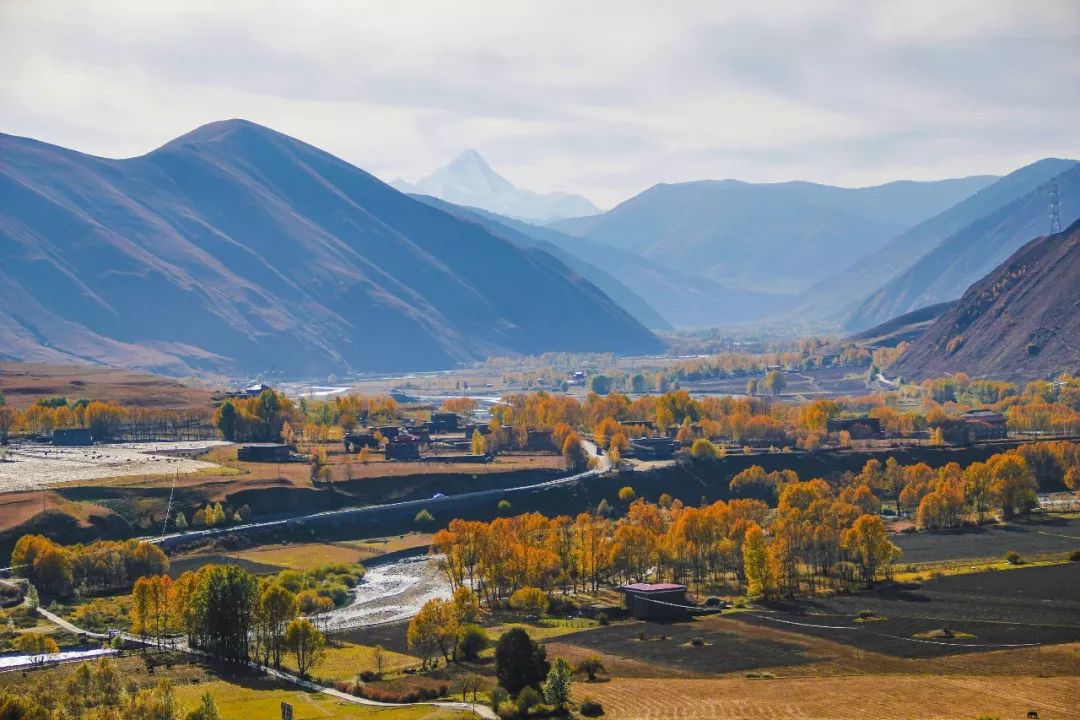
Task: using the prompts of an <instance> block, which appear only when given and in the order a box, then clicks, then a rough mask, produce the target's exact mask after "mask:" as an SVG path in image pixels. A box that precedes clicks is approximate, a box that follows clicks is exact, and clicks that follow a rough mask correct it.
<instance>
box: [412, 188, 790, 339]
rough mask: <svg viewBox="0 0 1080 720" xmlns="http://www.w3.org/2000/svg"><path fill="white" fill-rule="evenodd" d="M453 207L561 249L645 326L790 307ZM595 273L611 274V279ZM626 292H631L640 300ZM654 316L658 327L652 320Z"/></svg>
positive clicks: (751, 316) (738, 318)
mask: <svg viewBox="0 0 1080 720" xmlns="http://www.w3.org/2000/svg"><path fill="white" fill-rule="evenodd" d="M429 200H430V198H429ZM434 202H442V201H437V200H436V201H434ZM451 207H457V208H458V210H459V211H462V212H465V213H466V214H467V215H468V216H469V217H473V218H475V219H477V220H478V221H481V222H487V223H491V224H493V225H494V226H495V227H498V228H502V229H503V231H504V232H507V233H509V234H510V235H509V236H510V237H511V238H512V239H514V240H516V241H519V242H523V243H525V244H526V245H531V246H535V247H539V248H541V249H546V250H548V251H549V252H551V251H552V248H557V252H558V253H559V254H557V255H556V257H559V258H560V259H562V260H563V261H564V262H566V263H567V264H568V265H570V266H571V267H575V268H579V269H580V270H581V272H582V274H583V275H585V277H586V278H588V279H589V280H590V281H591V282H593V283H595V284H596V285H597V287H599V288H600V289H601V290H603V291H604V292H606V293H607V294H608V295H610V296H611V297H612V299H614V300H615V301H616V302H618V303H619V304H620V305H622V306H623V307H624V308H626V309H627V310H629V311H630V312H631V314H633V315H634V316H635V317H637V318H638V319H640V320H641V321H642V322H643V323H645V325H646V327H650V328H653V329H661V330H663V329H668V328H669V327H671V326H675V327H709V326H714V325H716V324H718V323H719V324H734V323H740V322H750V321H753V320H757V319H759V318H763V317H766V316H768V315H770V314H772V313H775V312H777V311H779V310H780V309H781V308H783V307H784V306H785V304H786V303H787V302H789V297H788V296H786V295H780V294H773V293H761V292H753V291H745V290H742V291H736V290H732V289H731V288H728V287H725V286H723V285H721V284H720V283H717V282H713V281H712V280H709V279H707V278H703V277H701V276H700V275H693V274H690V273H684V272H682V271H681V270H676V269H675V268H672V267H668V266H667V265H663V264H661V263H658V262H655V261H653V260H650V259H648V258H646V257H643V256H641V255H638V254H636V253H633V252H630V251H627V250H622V249H620V248H616V247H612V246H610V245H604V244H603V243H598V242H593V241H592V240H588V239H586V238H581V237H575V236H573V235H567V234H566V233H562V232H559V231H558V230H555V229H554V228H552V227H544V226H540V225H533V224H531V223H527V222H523V221H521V220H514V219H513V218H507V217H503V216H501V215H497V214H495V213H490V212H488V211H486V210H480V209H479V208H462V207H460V206H451ZM589 268H591V270H590V269H589ZM601 268H603V269H602V270H601ZM596 273H602V274H603V275H606V276H607V277H608V280H604V279H603V278H601V277H598V276H597V275H596ZM610 283H617V284H618V285H620V286H622V287H623V288H625V292H623V291H622V290H619V289H618V288H616V287H613V286H612V285H611V284H610ZM631 288H632V289H631ZM625 293H632V294H633V295H634V297H636V298H637V300H634V299H633V298H630V297H627V296H626V294H625ZM640 303H645V304H646V307H647V308H648V309H647V310H645V309H644V308H642V306H641V304H640ZM639 313H641V314H639ZM653 313H655V314H656V318H657V319H658V320H659V322H657V319H653V317H654V316H653Z"/></svg>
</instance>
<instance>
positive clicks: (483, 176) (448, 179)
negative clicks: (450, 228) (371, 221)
mask: <svg viewBox="0 0 1080 720" xmlns="http://www.w3.org/2000/svg"><path fill="white" fill-rule="evenodd" d="M391 185H393V186H394V187H396V188H397V189H398V190H401V191H402V192H405V193H410V194H417V195H430V196H432V197H436V198H439V199H440V200H446V201H447V202H451V203H454V204H455V205H464V206H466V207H477V208H481V209H483V210H488V211H490V212H494V213H498V214H499V215H505V216H507V217H511V218H519V219H523V220H532V221H539V222H550V221H553V220H559V219H563V218H572V217H578V216H581V215H592V214H594V213H597V212H599V210H597V208H596V206H595V205H593V204H592V203H591V202H589V201H588V200H586V199H585V198H583V197H582V196H580V195H573V194H571V193H564V192H553V193H535V192H531V191H529V190H524V189H522V188H519V187H517V186H515V185H514V184H513V183H512V182H510V181H509V180H507V179H506V178H504V177H503V176H502V175H500V174H499V173H497V172H495V170H493V169H492V167H491V166H490V165H489V164H488V163H487V161H486V160H484V158H483V157H482V156H481V155H480V153H478V152H477V151H476V150H465V151H464V152H462V153H461V154H460V155H458V156H457V157H456V158H454V159H453V160H452V161H450V163H449V164H447V165H444V166H443V167H441V168H439V169H437V170H435V172H433V173H432V174H431V175H428V176H427V177H425V178H422V179H420V180H417V181H416V182H408V181H406V180H402V179H397V180H394V181H393V182H392V183H391Z"/></svg>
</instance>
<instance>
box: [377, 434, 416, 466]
mask: <svg viewBox="0 0 1080 720" xmlns="http://www.w3.org/2000/svg"><path fill="white" fill-rule="evenodd" d="M384 451H385V457H386V459H387V460H419V459H420V438H418V437H417V436H415V435H409V434H408V433H399V434H398V435H397V436H396V437H395V438H394V439H393V440H390V441H388V442H387V443H386V447H385V448H384Z"/></svg>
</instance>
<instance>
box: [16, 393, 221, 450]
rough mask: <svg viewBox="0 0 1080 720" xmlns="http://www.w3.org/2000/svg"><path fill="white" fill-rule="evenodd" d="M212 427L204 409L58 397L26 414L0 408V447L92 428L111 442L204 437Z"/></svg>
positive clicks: (42, 401)
mask: <svg viewBox="0 0 1080 720" xmlns="http://www.w3.org/2000/svg"><path fill="white" fill-rule="evenodd" d="M209 427H210V412H209V411H208V410H204V409H202V408H188V409H184V410H169V409H162V408H145V407H128V406H124V405H120V404H118V403H114V402H102V401H100V400H87V399H86V398H82V399H79V400H69V399H68V398H66V397H58V396H57V397H48V398H41V399H40V400H38V402H36V403H34V404H33V405H30V406H29V407H27V408H25V409H22V410H19V409H17V408H13V407H8V406H5V405H0V444H2V443H7V442H8V440H9V439H10V437H11V435H13V434H17V433H26V434H31V435H49V434H50V433H52V431H53V430H62V429H67V428H89V429H90V432H91V434H92V435H93V436H94V438H95V439H98V440H103V441H108V440H118V439H121V438H126V439H132V440H141V439H151V438H187V437H202V436H205V435H206V430H207V428H209ZM211 432H212V431H211Z"/></svg>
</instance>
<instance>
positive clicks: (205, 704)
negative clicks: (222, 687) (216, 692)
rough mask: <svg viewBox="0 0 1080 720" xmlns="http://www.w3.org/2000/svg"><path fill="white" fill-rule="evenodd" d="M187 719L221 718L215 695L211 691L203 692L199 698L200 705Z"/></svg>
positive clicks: (210, 719) (209, 719) (214, 719)
mask: <svg viewBox="0 0 1080 720" xmlns="http://www.w3.org/2000/svg"><path fill="white" fill-rule="evenodd" d="M187 720H221V713H220V712H218V708H217V703H215V702H214V696H213V695H211V694H210V693H209V692H205V693H203V694H202V697H201V698H199V706H198V707H197V708H195V709H194V710H192V711H191V712H189V713H188V714H187Z"/></svg>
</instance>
